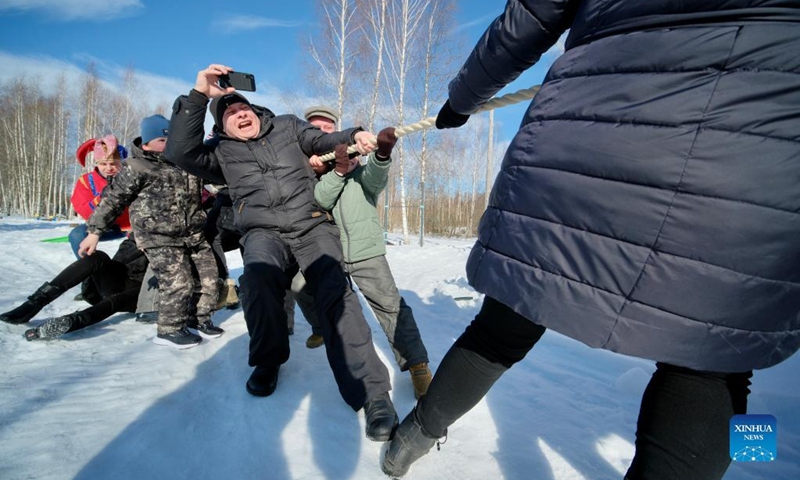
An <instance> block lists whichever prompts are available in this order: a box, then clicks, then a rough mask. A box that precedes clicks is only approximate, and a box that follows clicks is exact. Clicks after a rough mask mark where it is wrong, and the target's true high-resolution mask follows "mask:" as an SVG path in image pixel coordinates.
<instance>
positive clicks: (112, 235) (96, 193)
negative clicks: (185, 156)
mask: <svg viewBox="0 0 800 480" xmlns="http://www.w3.org/2000/svg"><path fill="white" fill-rule="evenodd" d="M90 151H91V152H92V154H93V157H94V165H95V167H94V169H93V170H92V171H91V172H89V173H85V174H83V175H81V177H80V178H79V179H78V181H77V182H76V183H75V188H74V189H73V190H72V198H71V199H70V201H71V202H72V207H73V208H74V209H75V211H76V212H78V215H80V216H81V217H82V218H83V219H84V220H88V218H89V217H90V216H91V215H92V212H94V209H95V207H97V205H98V204H99V203H100V195H101V194H102V193H103V189H104V188H106V185H108V183H109V181H110V179H111V178H113V177H114V175H116V174H117V173H119V171H120V170H121V169H122V159H123V158H125V157H127V156H128V152H127V151H126V150H125V147H123V146H122V145H120V144H119V142H118V141H117V137H115V136H114V135H106V136H104V137H102V138H98V139H91V140H87V141H86V142H84V143H83V144H81V146H80V147H78V151H77V152H76V157H77V159H78V163H80V164H81V166H85V165H86V157H87V155H88V154H89V152H90ZM115 224H116V228H114V229H113V230H112V231H110V232H108V233H107V234H105V235H103V237H102V238H101V240H112V239H117V238H121V237H123V236H124V235H126V234H127V232H129V231H130V230H131V222H130V219H129V218H128V209H127V208H126V209H125V211H124V212H122V215H120V216H119V217H118V218H117V220H116V222H115ZM84 238H86V224H85V223H83V224H80V225H78V226H77V227H75V228H74V229H73V230H72V231H71V232H70V233H69V243H70V245H71V246H72V253H74V254H75V257H77V258H80V257H78V247H79V246H80V244H81V241H83V239H84Z"/></svg>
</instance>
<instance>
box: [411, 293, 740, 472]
mask: <svg viewBox="0 0 800 480" xmlns="http://www.w3.org/2000/svg"><path fill="white" fill-rule="evenodd" d="M544 331H545V328H544V327H542V326H540V325H536V324H534V323H533V322H531V321H529V320H527V319H526V318H524V317H522V316H521V315H519V314H517V313H515V312H514V311H513V310H511V309H510V308H508V307H507V306H505V305H503V304H502V303H500V302H498V301H496V300H494V299H492V298H489V297H486V299H485V301H484V303H483V307H482V308H481V311H480V312H479V313H478V315H477V316H476V317H475V320H473V321H472V323H471V324H470V325H469V326H468V327H467V329H466V330H465V332H464V333H463V334H462V335H461V337H459V338H458V340H456V343H455V345H453V348H451V350H450V351H449V352H448V353H447V355H446V356H445V358H444V359H443V360H442V365H441V366H440V368H439V370H437V372H436V375H435V376H434V379H433V383H432V384H431V387H430V389H429V391H428V395H426V396H425V397H423V398H422V400H420V404H419V405H418V412H419V413H422V414H423V415H425V414H427V412H430V414H429V419H428V421H423V426H424V427H426V430H429V432H431V433H433V434H434V435H439V434H441V433H442V432H444V431H445V429H446V427H447V426H449V424H451V423H452V421H454V420H455V419H456V418H458V417H460V416H461V415H463V414H464V413H466V412H467V411H468V410H469V409H470V408H472V407H473V406H474V405H475V404H476V403H477V402H478V401H479V400H480V398H482V397H483V395H485V394H486V392H488V389H489V388H490V387H491V385H492V384H493V383H494V381H496V380H497V378H499V377H500V375H502V372H504V371H505V369H506V368H509V367H511V366H512V365H513V364H514V363H516V362H518V361H520V360H522V358H524V357H525V355H526V354H527V353H528V351H530V349H531V348H533V346H534V345H535V344H536V342H538V341H539V339H540V338H541V336H542V334H543V333H544ZM481 362H483V363H481ZM492 365H496V367H492ZM440 376H441V377H444V378H438V379H437V377H440ZM750 377H752V372H742V373H717V372H704V371H697V370H691V369H688V368H682V367H677V366H674V365H668V364H664V363H656V372H655V373H654V374H653V377H652V378H651V380H650V383H649V384H648V386H647V388H646V389H645V392H644V395H643V397H642V404H641V408H640V410H639V420H638V423H637V431H636V455H635V456H634V458H633V462H632V463H631V466H630V469H629V470H628V473H627V476H626V478H628V479H629V480H643V479H647V480H652V479H664V480H666V479H670V480H671V479H678V478H680V479H698V480H700V479H702V480H712V479H719V478H722V476H723V475H724V473H725V471H726V470H727V468H728V465H729V464H730V457H729V452H728V435H729V421H730V418H731V417H732V416H733V415H735V414H742V413H746V411H747V395H748V394H749V393H750V391H749V389H748V386H749V385H750ZM437 383H438V385H437ZM432 391H433V393H434V395H433V396H431V395H430V394H431V392H432ZM426 397H427V398H426ZM464 399H469V400H468V403H470V404H471V405H470V404H466V402H467V401H465V400H464ZM440 419H448V420H446V421H445V423H442V422H441V421H440Z"/></svg>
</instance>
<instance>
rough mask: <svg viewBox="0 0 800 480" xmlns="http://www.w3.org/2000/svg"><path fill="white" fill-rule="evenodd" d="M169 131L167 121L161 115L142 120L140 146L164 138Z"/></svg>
mask: <svg viewBox="0 0 800 480" xmlns="http://www.w3.org/2000/svg"><path fill="white" fill-rule="evenodd" d="M168 129H169V120H167V119H166V118H164V116H163V115H151V116H149V117H147V118H145V119H144V120H142V145H144V144H145V143H149V142H150V140H153V139H156V138H161V137H166V136H167V130H168Z"/></svg>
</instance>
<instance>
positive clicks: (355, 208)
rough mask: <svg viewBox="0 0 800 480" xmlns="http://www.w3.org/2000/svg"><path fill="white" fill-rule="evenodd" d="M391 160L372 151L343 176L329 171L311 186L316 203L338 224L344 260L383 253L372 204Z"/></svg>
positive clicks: (381, 185) (351, 261)
mask: <svg viewBox="0 0 800 480" xmlns="http://www.w3.org/2000/svg"><path fill="white" fill-rule="evenodd" d="M391 163H392V160H391V158H390V159H388V160H387V161H381V160H378V159H377V158H376V157H375V153H371V154H370V155H369V157H368V158H367V163H366V165H361V166H358V167H356V169H355V170H353V171H352V172H350V173H348V174H347V175H345V176H344V177H340V176H339V175H337V174H336V173H335V172H333V171H330V172H328V173H326V174H325V175H323V176H322V178H321V179H320V181H319V183H317V185H316V187H315V188H314V198H315V199H316V200H317V203H319V206H320V207H322V208H324V209H325V210H328V211H330V212H331V213H333V219H334V220H336V225H338V226H339V233H340V234H341V237H342V250H343V251H344V261H345V262H346V263H355V262H360V261H362V260H367V259H370V258H374V257H377V256H380V255H386V245H385V242H384V239H383V227H381V223H380V221H379V220H378V211H377V210H376V208H375V207H376V205H377V202H378V195H380V193H381V192H382V191H383V189H384V188H386V183H387V182H388V179H389V166H390V165H391Z"/></svg>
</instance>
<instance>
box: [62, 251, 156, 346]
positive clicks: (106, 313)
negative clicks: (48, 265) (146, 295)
mask: <svg viewBox="0 0 800 480" xmlns="http://www.w3.org/2000/svg"><path fill="white" fill-rule="evenodd" d="M84 280H88V281H87V283H86V284H84V286H85V288H84V289H89V290H91V291H94V292H96V293H97V294H99V295H85V298H87V299H96V301H95V302H94V305H92V306H91V307H89V308H87V309H85V310H82V311H81V313H83V315H82V316H81V321H80V322H75V323H73V325H72V328H70V330H69V331H70V332H73V331H75V330H79V329H81V328H84V327H88V326H89V325H94V324H95V323H97V322H100V321H103V320H105V319H106V318H108V317H110V316H111V315H113V314H115V313H117V312H134V311H136V299H137V298H138V296H139V288H140V287H141V284H140V283H139V282H136V281H134V280H131V279H130V278H129V277H128V270H127V268H126V267H125V265H124V264H122V263H120V262H117V261H114V260H111V259H110V258H109V257H108V255H107V254H106V253H105V252H102V251H100V250H98V251H96V252H95V253H94V254H92V255H88V256H86V257H84V258H81V259H78V260H76V261H74V262H72V263H71V264H69V265H68V266H67V267H66V268H64V270H62V271H61V273H59V274H58V275H57V276H56V277H55V278H54V279H53V280H52V281H50V284H51V285H54V286H56V287H59V288H61V289H63V290H64V291H66V290H69V289H70V288H72V287H74V286H76V285H80V284H81V283H83V281H84Z"/></svg>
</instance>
